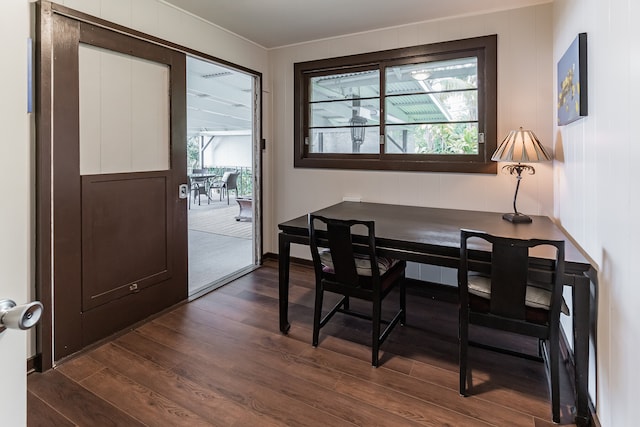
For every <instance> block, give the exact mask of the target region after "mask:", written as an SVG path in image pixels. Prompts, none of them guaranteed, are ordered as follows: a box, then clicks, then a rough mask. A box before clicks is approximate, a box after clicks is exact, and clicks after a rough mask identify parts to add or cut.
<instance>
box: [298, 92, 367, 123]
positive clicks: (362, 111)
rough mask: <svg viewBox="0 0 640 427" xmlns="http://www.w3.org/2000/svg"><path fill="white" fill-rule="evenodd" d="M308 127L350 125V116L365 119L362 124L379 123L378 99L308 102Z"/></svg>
mask: <svg viewBox="0 0 640 427" xmlns="http://www.w3.org/2000/svg"><path fill="white" fill-rule="evenodd" d="M309 107H310V109H311V117H310V122H309V127H312V128H317V127H344V126H351V123H352V122H350V120H351V118H352V117H355V116H358V117H362V118H364V119H365V120H366V122H364V124H367V125H379V124H380V99H379V98H376V99H350V100H348V101H331V102H318V103H314V104H310V106H309Z"/></svg>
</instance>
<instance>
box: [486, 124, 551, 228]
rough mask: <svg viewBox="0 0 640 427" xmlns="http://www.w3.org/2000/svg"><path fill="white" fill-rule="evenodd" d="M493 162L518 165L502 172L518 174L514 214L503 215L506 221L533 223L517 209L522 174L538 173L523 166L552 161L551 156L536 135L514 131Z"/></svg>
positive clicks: (494, 156) (496, 152)
mask: <svg viewBox="0 0 640 427" xmlns="http://www.w3.org/2000/svg"><path fill="white" fill-rule="evenodd" d="M491 160H493V161H496V162H517V163H516V164H511V165H505V166H503V167H502V170H507V171H508V172H509V173H510V174H511V175H513V174H516V175H517V176H516V180H517V181H516V192H515V194H514V196H513V213H506V214H504V215H502V219H505V220H507V221H509V222H513V223H528V222H531V221H532V220H531V217H529V216H527V215H524V214H522V213H520V212H518V208H517V207H516V199H517V198H518V189H519V188H520V180H521V179H522V172H523V171H527V172H529V175H533V174H535V173H536V170H535V169H534V168H533V166H530V165H523V164H522V162H524V163H536V162H544V161H548V160H551V156H550V155H549V154H548V153H547V151H546V150H545V149H544V147H543V146H542V144H541V143H540V141H538V138H537V137H536V134H535V133H533V131H530V130H523V129H522V128H520V129H518V130H512V131H511V132H509V135H507V137H506V138H505V139H504V140H503V141H502V143H500V146H499V147H498V149H497V150H496V151H495V152H494V153H493V156H491Z"/></svg>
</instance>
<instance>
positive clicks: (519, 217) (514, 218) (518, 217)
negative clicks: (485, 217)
mask: <svg viewBox="0 0 640 427" xmlns="http://www.w3.org/2000/svg"><path fill="white" fill-rule="evenodd" d="M502 219H505V220H507V221H509V222H513V223H514V224H523V223H529V222H532V219H531V217H530V216H527V215H524V214H521V213H520V212H518V213H506V214H504V215H502Z"/></svg>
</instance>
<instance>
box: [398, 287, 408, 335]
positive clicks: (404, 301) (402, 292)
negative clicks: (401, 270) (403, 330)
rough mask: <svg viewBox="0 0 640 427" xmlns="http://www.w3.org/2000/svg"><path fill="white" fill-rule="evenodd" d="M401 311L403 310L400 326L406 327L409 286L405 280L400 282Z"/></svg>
mask: <svg viewBox="0 0 640 427" xmlns="http://www.w3.org/2000/svg"><path fill="white" fill-rule="evenodd" d="M400 310H402V314H401V315H400V324H401V325H404V324H405V323H407V286H406V285H405V281H404V280H402V281H401V282H400Z"/></svg>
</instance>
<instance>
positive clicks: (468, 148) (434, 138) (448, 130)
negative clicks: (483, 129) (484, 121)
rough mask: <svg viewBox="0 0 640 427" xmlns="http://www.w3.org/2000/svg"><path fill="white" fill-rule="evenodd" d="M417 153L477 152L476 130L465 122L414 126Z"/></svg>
mask: <svg viewBox="0 0 640 427" xmlns="http://www.w3.org/2000/svg"><path fill="white" fill-rule="evenodd" d="M413 136H414V141H415V144H416V148H415V152H416V153H417V154H477V152H478V130H477V128H476V127H475V126H469V125H468V124H467V123H450V124H437V125H423V126H417V127H415V128H414V135H413Z"/></svg>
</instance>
